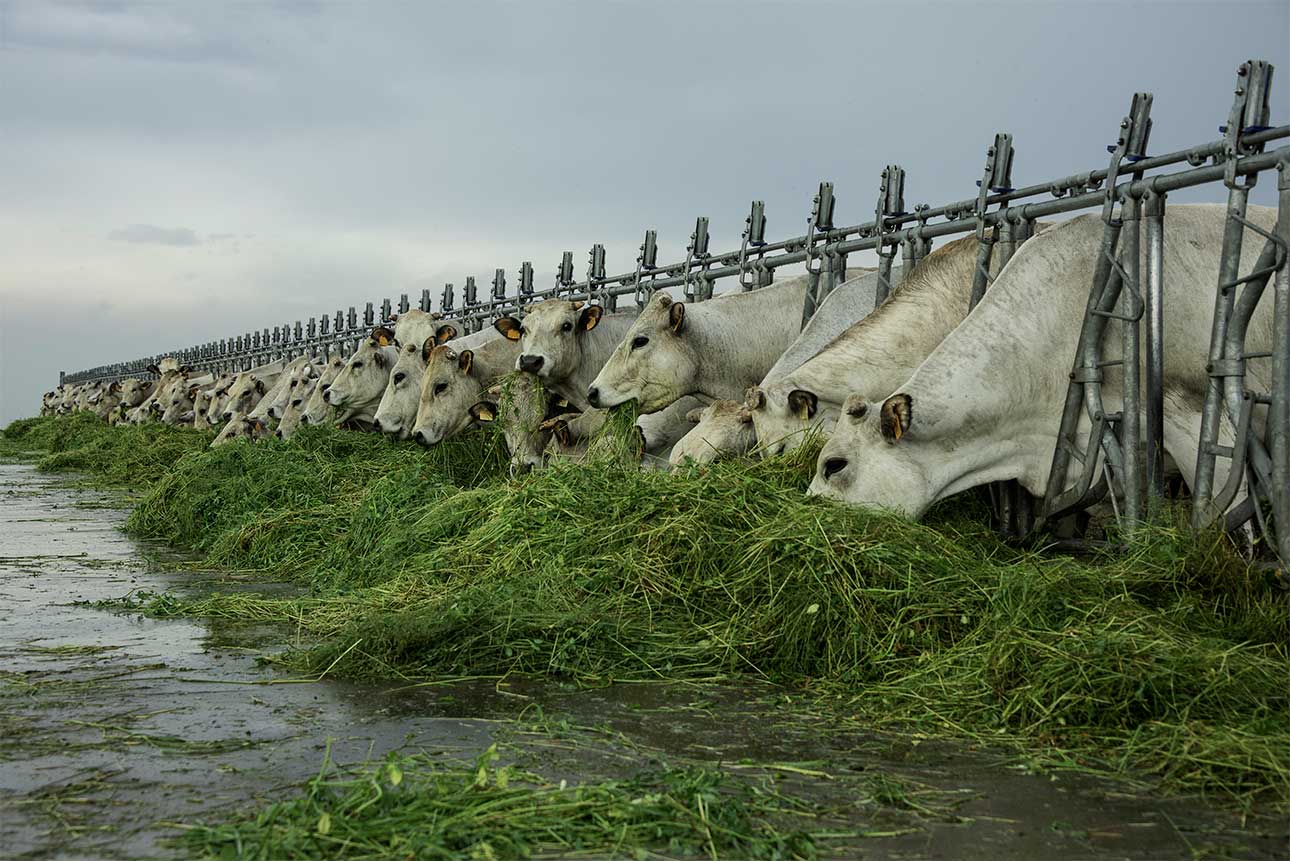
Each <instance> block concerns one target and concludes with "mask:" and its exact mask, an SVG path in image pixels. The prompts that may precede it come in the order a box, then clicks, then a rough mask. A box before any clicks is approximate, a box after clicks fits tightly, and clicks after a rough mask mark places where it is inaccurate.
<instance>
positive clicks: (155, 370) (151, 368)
mask: <svg viewBox="0 0 1290 861" xmlns="http://www.w3.org/2000/svg"><path fill="white" fill-rule="evenodd" d="M145 370H148V371H151V372H152V373H154V374H157V375H160V374H161V368H158V367H157V366H156V365H149V366H148V367H147V368H145Z"/></svg>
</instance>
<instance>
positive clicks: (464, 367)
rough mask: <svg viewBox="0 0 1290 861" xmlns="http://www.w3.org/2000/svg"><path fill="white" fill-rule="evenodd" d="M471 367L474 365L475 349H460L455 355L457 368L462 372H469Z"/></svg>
mask: <svg viewBox="0 0 1290 861" xmlns="http://www.w3.org/2000/svg"><path fill="white" fill-rule="evenodd" d="M473 367H475V351H474V350H462V351H461V353H460V354H458V356H457V369H458V370H459V371H461V372H462V373H463V374H469V373H470V369H471V368H473Z"/></svg>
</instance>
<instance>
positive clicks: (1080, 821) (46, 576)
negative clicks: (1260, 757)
mask: <svg viewBox="0 0 1290 861" xmlns="http://www.w3.org/2000/svg"><path fill="white" fill-rule="evenodd" d="M109 500H110V498H109V497H108V496H107V495H105V494H99V493H95V492H91V491H86V490H83V489H79V488H75V487H69V486H67V484H66V483H62V482H59V481H57V480H56V479H51V478H50V477H48V476H44V475H41V474H40V473H37V472H35V471H34V470H33V469H31V468H30V467H27V466H22V465H17V464H0V504H2V506H3V511H2V513H0V847H3V849H0V854H2V855H4V857H13V858H33V859H34V858H82V857H83V858H143V857H158V856H166V855H170V854H173V853H174V851H175V850H174V849H173V847H171V846H170V845H168V844H167V843H166V842H165V839H166V838H167V837H171V836H173V835H174V834H175V833H176V832H175V830H174V828H173V827H172V825H171V824H170V823H175V822H192V821H195V820H198V819H201V818H203V817H208V816H209V817H218V816H220V815H221V814H222V813H223V812H224V811H226V810H228V809H231V808H241V807H244V806H247V805H249V804H252V803H254V802H256V801H257V800H265V799H269V798H273V797H277V796H280V795H281V794H282V793H283V792H287V791H290V788H291V787H293V786H296V785H298V784H300V783H302V782H303V781H305V780H307V779H308V778H309V777H311V776H313V775H314V774H316V773H317V770H318V767H319V764H320V762H321V759H322V756H323V751H324V750H325V748H326V745H327V740H328V739H332V740H333V741H332V750H331V755H332V758H333V759H334V760H335V761H336V762H338V763H356V762H360V761H362V760H365V759H368V758H379V757H381V756H383V755H384V754H385V753H386V752H388V751H391V750H397V749H404V750H409V751H424V752H433V753H438V754H440V755H441V756H443V757H446V758H451V759H457V760H465V761H472V760H474V758H475V757H476V756H477V755H478V754H479V753H480V752H481V751H483V750H484V749H486V748H487V747H488V746H489V745H490V744H492V743H493V742H495V741H498V742H501V743H502V744H503V745H504V746H505V747H504V749H505V750H507V751H508V756H511V757H513V758H514V759H515V760H516V761H517V762H519V763H520V764H523V765H526V766H528V767H531V768H533V769H534V770H536V771H539V772H540V773H542V774H543V775H544V776H547V777H549V778H552V779H555V780H558V779H561V778H567V779H569V780H571V781H572V780H586V779H593V778H600V777H619V776H623V775H626V774H630V773H631V772H633V771H634V770H636V769H638V768H640V767H643V766H646V765H649V764H653V763H656V762H659V761H667V762H670V763H672V764H674V765H679V764H685V763H692V762H700V763H705V764H710V765H720V766H721V767H723V768H726V769H728V770H731V771H732V772H735V773H748V774H751V773H754V772H759V773H771V774H775V775H777V776H778V777H779V778H781V779H782V783H783V786H784V787H785V788H786V789H789V790H791V791H793V792H796V793H798V794H802V795H806V796H808V797H810V798H812V799H813V800H817V801H818V802H820V803H822V804H825V805H827V806H828V807H830V808H832V809H833V810H834V811H835V814H836V815H837V817H839V818H840V819H841V820H843V821H845V822H849V823H850V824H853V825H855V826H856V827H860V828H863V829H865V830H876V831H880V832H884V833H890V834H891V835H892V836H889V837H882V838H874V839H870V840H866V841H865V842H864V843H863V845H862V846H861V847H860V850H861V851H862V852H863V854H864V856H865V857H868V858H892V859H895V858H900V859H908V858H964V859H971V858H981V859H985V858H990V859H1014V858H1015V859H1032V858H1054V859H1077V858H1089V857H1110V858H1132V859H1138V858H1141V859H1146V858H1153V859H1154V858H1168V857H1178V858H1191V857H1195V856H1196V855H1197V854H1200V855H1202V856H1203V855H1204V854H1206V853H1209V852H1216V853H1220V857H1231V858H1272V857H1277V856H1278V853H1283V852H1284V849H1285V848H1286V842H1285V823H1284V822H1283V821H1280V820H1276V819H1272V818H1265V819H1259V820H1251V821H1248V822H1247V823H1246V824H1245V827H1244V828H1242V826H1241V822H1240V820H1239V818H1238V816H1237V815H1236V814H1234V813H1232V812H1230V811H1225V810H1220V809H1212V808H1210V807H1208V806H1206V805H1204V804H1201V803H1198V802H1196V801H1190V800H1182V799H1160V798H1155V797H1151V796H1149V795H1141V794H1135V793H1132V792H1128V791H1125V787H1124V786H1123V785H1121V784H1116V783H1111V782H1107V781H1099V780H1094V779H1091V778H1088V777H1084V776H1070V775H1062V776H1060V777H1058V778H1050V777H1046V776H1035V775H1027V774H1022V773H1019V772H1017V771H1016V770H1014V769H1011V768H1008V767H1006V766H1005V765H1004V764H1002V763H1003V762H1004V758H1003V757H1000V756H997V755H992V754H990V753H988V752H979V751H971V750H968V749H965V748H963V747H961V746H951V745H944V744H930V743H925V744H917V745H915V744H911V743H910V742H909V741H907V740H900V739H890V738H883V737H878V736H874V735H866V734H863V733H857V732H854V731H852V732H841V731H834V730H830V729H828V728H820V727H814V728H812V727H808V726H806V725H803V724H802V723H801V722H800V721H794V720H792V717H793V714H792V706H791V704H788V705H784V704H777V703H776V702H775V700H778V699H780V698H781V694H782V692H779V691H774V690H771V689H764V688H763V689H758V688H744V689H736V688H713V687H710V686H696V685H690V684H679V683H677V684H651V685H630V686H629V685H618V686H613V687H609V688H604V689H599V690H578V689H575V688H571V687H568V686H563V685H559V684H554V683H539V682H534V681H520V682H513V683H506V684H497V683H494V682H462V683H456V684H451V685H442V686H440V685H431V686H417V687H409V686H407V685H396V684H385V685H363V684H353V683H347V682H333V681H327V682H322V683H298V684H265V683H266V682H281V681H282V679H281V677H279V676H275V675H274V674H273V672H272V671H271V670H268V669H266V668H265V667H263V666H262V665H261V664H259V663H258V662H257V661H256V656H257V651H256V650H257V649H258V648H262V649H264V650H273V649H275V648H277V647H278V646H279V645H280V644H281V642H282V640H283V638H284V637H287V636H290V632H283V631H280V630H278V629H275V628H266V627H264V626H257V627H249V626H230V625H228V624H227V623H220V622H218V621H214V622H211V623H201V622H194V621H191V620H156V619H148V618H145V617H142V616H140V615H138V614H130V613H111V612H106V611H103V610H99V609H96V608H94V607H92V606H89V605H88V604H85V603H76V602H93V601H98V600H103V599H109V598H117V597H120V596H122V595H123V594H125V593H127V592H129V591H131V590H135V589H147V590H153V591H164V590H173V589H203V588H210V587H211V584H212V579H213V578H216V577H217V576H218V575H212V574H209V573H202V572H196V573H194V572H186V571H182V570H176V567H177V566H175V565H174V564H173V562H174V561H175V559H176V557H175V556H173V554H166V553H164V552H163V553H158V552H157V550H156V548H149V547H147V546H145V545H142V544H140V543H139V542H135V541H133V540H131V539H129V538H127V537H126V536H124V535H123V534H122V533H121V532H120V526H121V524H122V522H123V521H124V517H125V513H124V512H123V511H121V510H119V509H117V508H114V507H111V506H110V505H108V501H109ZM168 563H169V564H168ZM228 585H229V586H233V585H236V587H237V588H246V584H245V582H244V581H242V580H238V581H236V583H229V584H228ZM517 716H521V718H522V719H521V721H520V722H519V723H514V722H512V721H511V720H510V719H512V718H515V717H517ZM562 721H564V722H562ZM579 727H584V729H579ZM585 727H599V728H600V729H599V730H589V729H585ZM883 781H895V783H894V784H893V785H896V786H899V787H902V789H901V792H900V793H897V794H896V795H898V796H900V797H893V798H883V797H879V796H881V793H877V794H876V793H875V791H874V787H875V786H876V785H878V786H885V785H887V784H884V783H883ZM920 807H921V808H925V809H920Z"/></svg>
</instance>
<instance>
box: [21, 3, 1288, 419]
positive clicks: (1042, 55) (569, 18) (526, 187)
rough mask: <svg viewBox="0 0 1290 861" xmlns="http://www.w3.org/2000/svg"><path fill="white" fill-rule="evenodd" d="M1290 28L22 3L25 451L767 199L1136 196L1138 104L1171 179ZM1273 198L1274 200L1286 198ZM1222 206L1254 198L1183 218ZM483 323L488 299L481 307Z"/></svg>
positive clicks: (1172, 15)
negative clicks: (151, 368) (49, 412)
mask: <svg viewBox="0 0 1290 861" xmlns="http://www.w3.org/2000/svg"><path fill="white" fill-rule="evenodd" d="M1250 57H1254V58H1262V59H1268V60H1270V61H1272V62H1273V63H1274V64H1275V65H1277V66H1278V67H1279V71H1278V74H1277V75H1276V79H1275V80H1274V86H1273V93H1274V95H1275V105H1276V107H1275V110H1274V119H1275V120H1276V121H1278V122H1284V121H1285V119H1286V117H1287V114H1288V113H1290V112H1287V110H1286V107H1287V104H1290V102H1288V101H1287V95H1286V94H1287V93H1288V92H1290V3H1287V2H1286V0H1277V2H1270V3H1263V4H1260V3H1238V2H1229V0H1211V2H1204V3H1194V2H1187V3H1178V2H1173V3H1167V2H1146V3H1131V2H1128V3H1126V2H1116V3H1090V2H1083V3H1063V4H1053V3H1042V2H1025V3H1015V4H985V3H969V2H941V3H912V2H897V0H889V2H886V3H883V4H877V3H862V2H846V3H823V2H820V3H810V2H803V0H795V2H779V3H776V2H750V0H743V2H729V3H716V2H712V3H704V2H696V0H686V2H677V3H669V2H659V1H658V0H655V2H648V3H646V2H639V3H607V2H587V3H572V2H569V3H541V2H534V0H529V2H515V3H489V2H482V0H470V2H464V0H458V2H452V3H442V4H431V3H419V2H418V3H413V2H408V3H374V2H361V3H360V2H353V3H340V2H335V3H229V2H207V3H200V4H199V3H182V2H151V3H140V4H135V3H128V2H99V3H57V2H30V3H29V2H18V0H0V152H3V158H2V159H0V423H3V422H8V421H9V420H11V419H13V418H17V417H19V416H23V415H30V414H33V413H35V412H36V410H37V408H38V406H39V395H40V392H42V391H44V390H47V389H50V388H52V387H53V386H54V385H55V384H56V383H57V379H58V371H59V370H60V369H63V370H67V371H72V370H76V369H79V368H82V367H85V366H90V365H96V364H102V363H105V362H108V361H116V360H122V359H130V358H135V357H137V356H140V355H146V354H153V353H156V352H159V351H161V350H163V349H172V348H178V347H182V346H188V345H191V344H195V343H200V342H205V341H209V340H213V339H218V338H220V337H227V336H229V335H233V334H237V333H240V332H245V331H247V330H248V329H252V328H262V327H264V326H266V325H267V326H270V327H272V326H273V325H275V324H278V323H281V322H283V321H288V320H291V321H294V320H296V319H304V318H307V317H309V316H311V315H313V316H318V315H321V314H322V313H325V312H329V311H334V310H335V309H336V308H338V307H342V306H343V307H348V306H349V305H351V304H353V305H358V306H359V307H360V308H361V307H362V303H363V302H364V301H367V300H374V301H379V300H380V299H381V298H383V297H386V296H388V297H390V298H392V299H396V300H397V297H398V294H399V293H402V292H407V293H409V294H411V295H412V296H413V297H416V296H418V295H419V294H420V291H421V289H422V288H424V287H430V288H432V289H433V295H434V296H435V297H436V301H437V297H438V295H439V291H440V289H441V287H442V285H443V283H444V282H446V281H452V282H455V283H456V284H457V285H458V290H460V285H461V284H462V282H463V281H464V279H465V276H466V275H475V276H476V277H477V279H478V281H479V283H480V285H481V292H482V291H483V290H485V289H486V286H485V285H487V283H488V282H489V281H490V280H491V277H492V272H493V270H494V269H495V268H497V267H499V266H501V267H505V268H506V269H507V270H508V278H509V280H510V282H511V284H512V285H513V284H514V281H515V274H514V272H515V270H516V269H517V268H518V266H519V264H520V262H521V261H523V260H532V261H533V263H534V266H535V268H536V271H537V280H538V284H539V286H548V285H549V284H550V283H551V282H552V279H553V275H554V271H555V268H556V265H557V264H558V262H559V257H560V252H561V251H562V250H564V249H570V250H573V251H575V253H576V256H575V260H576V261H577V263H578V267H579V272H581V271H582V269H583V268H584V267H585V260H586V251H587V249H588V248H589V247H590V246H591V244H592V243H594V242H603V243H604V244H605V245H606V248H607V252H608V264H609V268H610V269H611V270H617V271H621V270H624V269H628V268H630V267H631V265H632V261H633V260H634V258H635V254H636V248H637V246H638V245H639V243H640V238H641V234H642V231H643V230H644V229H645V228H647V227H653V228H657V229H658V231H659V247H660V259H661V260H662V259H667V260H672V259H674V258H677V257H679V256H681V255H683V253H684V246H685V244H686V240H687V238H688V236H689V232H690V230H691V229H692V227H693V224H694V218H695V216H697V215H707V216H709V217H710V218H711V219H712V232H713V242H714V244H713V248H714V250H715V249H717V248H718V247H721V248H725V247H728V246H729V245H731V244H733V243H734V242H735V241H736V239H737V236H738V233H739V231H740V229H741V228H742V225H743V218H744V215H745V214H746V212H747V208H748V202H749V200H751V199H753V198H760V199H764V200H765V201H766V207H767V217H768V229H769V233H770V234H771V235H772V237H779V236H783V235H787V234H788V233H790V232H793V233H796V232H800V229H801V228H802V227H803V226H804V224H805V219H806V216H807V214H808V212H809V209H810V201H811V196H812V194H813V193H814V190H815V188H816V186H817V184H818V183H819V181H820V180H822V179H828V180H831V181H833V182H834V184H835V188H836V193H837V198H838V209H837V220H838V223H856V222H859V221H863V220H866V218H867V217H869V216H870V215H871V214H872V212H873V206H874V200H875V197H876V195H877V188H878V178H879V173H880V172H881V170H882V167H883V166H884V165H886V164H888V163H891V162H895V163H899V164H901V165H902V166H904V168H905V169H906V171H907V174H908V180H907V190H906V200H907V203H910V204H913V203H915V202H929V203H943V202H946V201H948V200H957V199H962V198H965V197H970V196H972V195H973V194H974V193H975V186H974V182H975V180H976V179H977V178H979V177H980V171H981V165H982V163H983V159H984V153H985V149H986V147H987V146H988V144H989V143H990V141H991V139H992V137H993V135H994V133H995V132H996V131H1010V132H1011V133H1012V134H1013V136H1014V141H1015V146H1016V151H1017V155H1016V160H1015V162H1014V173H1013V176H1014V180H1015V181H1016V183H1017V184H1019V185H1022V184H1027V183H1031V182H1036V181H1040V180H1043V179H1049V178H1055V177H1057V176H1061V175H1066V174H1069V173H1074V172H1076V171H1079V170H1088V169H1091V168H1097V167H1104V166H1105V164H1106V161H1107V154H1106V150H1105V145H1106V144H1107V143H1110V142H1111V141H1112V140H1113V134H1114V132H1115V130H1116V125H1117V123H1118V121H1119V119H1120V117H1121V116H1123V115H1124V113H1125V111H1126V110H1127V108H1128V104H1129V98H1130V96H1131V95H1132V93H1133V91H1135V90H1139V89H1146V90H1151V91H1153V92H1154V93H1155V104H1154V109H1153V114H1154V120H1155V126H1154V130H1153V132H1152V140H1151V144H1152V149H1153V150H1154V151H1157V152H1159V151H1164V150H1165V149H1175V148H1178V147H1181V146H1185V145H1190V144H1195V143H1199V142H1202V141H1205V140H1211V139H1213V138H1215V137H1217V128H1216V127H1217V126H1218V125H1219V124H1220V123H1222V122H1224V121H1225V120H1226V118H1227V111H1228V108H1229V106H1230V104H1231V91H1232V86H1233V83H1234V74H1235V70H1236V67H1237V65H1238V64H1239V63H1240V62H1241V61H1242V60H1244V59H1246V58H1250ZM1274 192H1275V181H1274V180H1273V179H1271V178H1266V179H1264V181H1263V182H1261V183H1260V186H1259V188H1258V189H1257V190H1256V194H1255V199H1256V200H1257V201H1259V202H1263V203H1271V202H1273V200H1274ZM1220 198H1221V186H1220V187H1216V188H1208V189H1205V190H1203V191H1201V192H1198V193H1192V194H1178V195H1175V196H1173V197H1171V200H1186V199H1192V200H1195V199H1209V200H1217V199H1220ZM459 301H460V300H459Z"/></svg>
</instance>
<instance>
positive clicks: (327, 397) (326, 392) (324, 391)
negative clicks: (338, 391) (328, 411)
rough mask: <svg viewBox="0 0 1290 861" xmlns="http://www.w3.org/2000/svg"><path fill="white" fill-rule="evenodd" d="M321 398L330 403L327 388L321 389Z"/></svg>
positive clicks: (329, 392)
mask: <svg viewBox="0 0 1290 861" xmlns="http://www.w3.org/2000/svg"><path fill="white" fill-rule="evenodd" d="M323 400H324V401H326V402H327V403H331V391H330V390H329V389H324V390H323Z"/></svg>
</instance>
